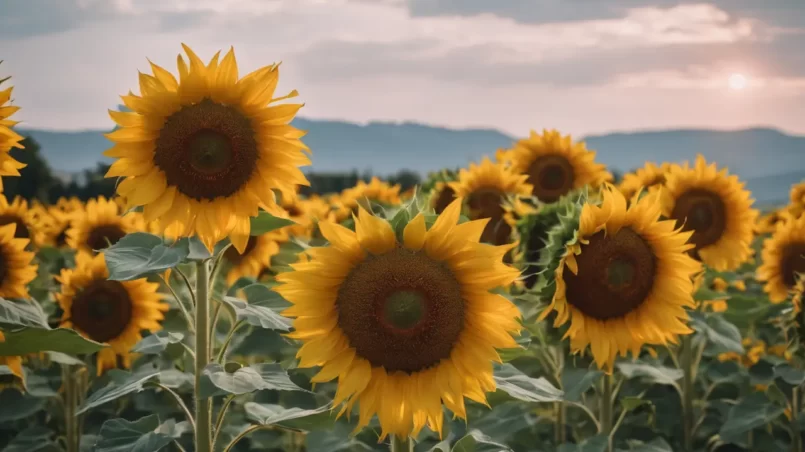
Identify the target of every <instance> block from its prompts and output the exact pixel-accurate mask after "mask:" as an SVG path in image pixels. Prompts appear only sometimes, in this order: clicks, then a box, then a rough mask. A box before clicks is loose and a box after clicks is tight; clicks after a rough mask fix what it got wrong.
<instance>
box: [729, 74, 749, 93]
mask: <svg viewBox="0 0 805 452" xmlns="http://www.w3.org/2000/svg"><path fill="white" fill-rule="evenodd" d="M727 83H728V84H729V86H730V89H732V90H735V91H741V90H742V89H744V88H746V83H747V80H746V76H745V75H743V74H739V73H737V72H736V73H734V74H731V75H730V77H729V79H727Z"/></svg>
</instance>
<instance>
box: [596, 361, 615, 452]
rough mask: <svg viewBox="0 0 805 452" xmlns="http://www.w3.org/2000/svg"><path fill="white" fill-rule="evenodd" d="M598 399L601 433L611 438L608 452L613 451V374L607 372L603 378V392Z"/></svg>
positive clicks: (608, 443) (608, 442)
mask: <svg viewBox="0 0 805 452" xmlns="http://www.w3.org/2000/svg"><path fill="white" fill-rule="evenodd" d="M598 399H599V400H598V403H599V413H598V417H599V420H598V421H599V425H600V426H601V428H600V433H601V434H603V435H607V437H608V438H609V439H608V441H607V452H612V411H613V409H612V405H613V403H612V375H606V374H605V375H604V376H603V377H602V378H601V394H599V397H598Z"/></svg>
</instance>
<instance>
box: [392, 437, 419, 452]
mask: <svg viewBox="0 0 805 452" xmlns="http://www.w3.org/2000/svg"><path fill="white" fill-rule="evenodd" d="M413 450H414V442H413V441H411V438H410V437H407V436H406V437H404V438H403V437H400V436H397V435H392V436H391V452H413Z"/></svg>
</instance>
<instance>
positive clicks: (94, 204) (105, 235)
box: [67, 196, 142, 251]
mask: <svg viewBox="0 0 805 452" xmlns="http://www.w3.org/2000/svg"><path fill="white" fill-rule="evenodd" d="M137 220H138V216H137V213H135V212H132V213H129V214H127V215H125V216H120V207H118V205H117V203H115V202H114V201H111V200H107V199H106V198H104V197H103V196H101V197H99V198H97V199H90V200H89V201H88V202H87V206H86V210H85V211H84V212H82V214H81V215H80V216H76V217H75V219H74V221H73V224H72V227H70V229H68V230H67V244H68V245H70V247H71V248H73V249H76V250H81V251H97V250H102V249H104V248H106V247H108V246H109V245H110V244H112V245H114V244H115V243H117V241H118V240H120V239H122V238H123V237H124V236H125V235H126V234H129V233H131V232H135V231H137V230H139V229H142V228H140V227H138V226H142V225H141V224H138V223H142V221H137Z"/></svg>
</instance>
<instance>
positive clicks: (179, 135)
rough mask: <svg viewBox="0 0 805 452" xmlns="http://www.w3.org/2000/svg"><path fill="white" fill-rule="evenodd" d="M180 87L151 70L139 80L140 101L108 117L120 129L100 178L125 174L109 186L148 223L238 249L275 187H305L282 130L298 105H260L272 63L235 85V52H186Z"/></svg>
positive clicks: (299, 152)
mask: <svg viewBox="0 0 805 452" xmlns="http://www.w3.org/2000/svg"><path fill="white" fill-rule="evenodd" d="M183 47H184V50H185V52H186V53H187V55H188V57H189V60H190V64H189V67H188V64H187V63H186V62H185V60H184V58H182V56H181V55H180V56H179V57H178V66H179V81H177V80H176V78H174V76H173V75H172V74H170V73H169V72H168V71H166V70H165V69H163V68H161V67H159V66H157V65H154V64H152V65H151V67H152V69H153V73H154V75H153V76H150V75H147V74H142V73H141V74H140V91H141V95H140V96H136V95H133V94H129V95H127V96H123V97H122V98H123V103H124V104H125V105H126V107H128V108H130V109H131V110H132V112H131V113H126V112H117V111H110V112H109V114H110V115H111V116H112V119H113V120H114V121H115V122H116V123H117V124H119V125H120V128H119V129H117V130H115V131H114V132H112V133H110V134H108V135H107V137H108V138H109V139H110V140H111V141H113V142H114V143H115V145H114V147H112V148H111V149H109V150H108V151H106V152H105V155H107V156H109V157H113V158H117V161H115V162H114V163H113V164H112V166H111V168H110V169H109V172H108V173H107V174H106V176H107V177H118V176H120V177H125V180H123V181H122V182H121V183H120V184H119V185H118V188H117V191H118V193H119V194H120V195H121V196H123V197H124V198H125V199H126V202H127V205H128V207H133V206H140V205H141V206H143V213H144V215H145V219H146V221H149V222H150V221H153V220H155V219H157V218H160V219H161V221H160V223H159V224H160V225H161V226H162V227H164V228H168V227H170V226H171V225H172V224H174V223H179V224H181V225H182V226H184V231H183V232H184V234H185V235H188V236H189V235H193V234H196V235H197V236H198V237H199V239H201V241H202V242H203V243H204V244H205V245H206V246H207V248H209V249H210V250H211V249H212V248H213V246H214V245H215V243H217V242H218V241H220V240H222V239H223V238H225V237H227V236H229V238H230V240H231V241H232V243H233V245H234V246H235V248H237V250H238V251H241V252H242V251H244V250H245V248H246V242H247V241H248V238H249V231H250V220H249V218H250V217H253V216H256V215H257V213H258V208H263V209H265V210H266V211H268V212H270V213H275V212H280V210H279V207H278V206H277V205H276V200H275V197H274V191H273V189H278V190H283V191H286V190H287V191H291V190H294V189H295V186H296V185H307V184H308V181H307V179H306V178H305V176H304V175H303V174H302V172H301V171H300V170H299V168H298V166H301V165H308V164H310V159H308V157H307V156H306V155H305V154H304V153H303V150H305V149H307V147H306V146H305V145H304V144H303V143H302V142H301V141H300V140H299V139H300V138H301V137H302V136H303V135H304V134H305V133H304V132H302V131H300V130H298V129H296V128H294V127H293V126H291V125H289V122H290V121H291V120H292V119H293V117H294V115H295V114H296V112H297V111H298V110H299V108H300V107H301V106H302V105H301V104H288V105H278V106H274V107H268V106H267V105H268V104H270V103H273V102H276V101H279V100H282V99H285V98H288V97H292V96H295V95H296V92H295V91H294V92H292V93H291V94H289V95H288V96H285V97H281V98H274V89H275V88H276V86H277V81H278V79H279V65H271V66H266V67H264V68H261V69H258V70H256V71H254V72H252V73H251V74H249V75H247V76H245V77H244V78H242V79H240V80H238V67H237V63H236V62H235V53H234V50H233V49H230V51H229V52H228V53H227V54H226V56H224V58H223V59H222V60H221V61H220V62H219V61H218V56H219V54H218V53H216V54H215V56H213V58H212V60H211V61H210V63H209V64H208V65H206V66H205V65H204V63H203V62H202V61H201V60H200V59H199V57H198V56H197V55H196V54H195V53H193V51H192V50H191V49H190V48H189V47H187V46H184V45H183Z"/></svg>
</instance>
